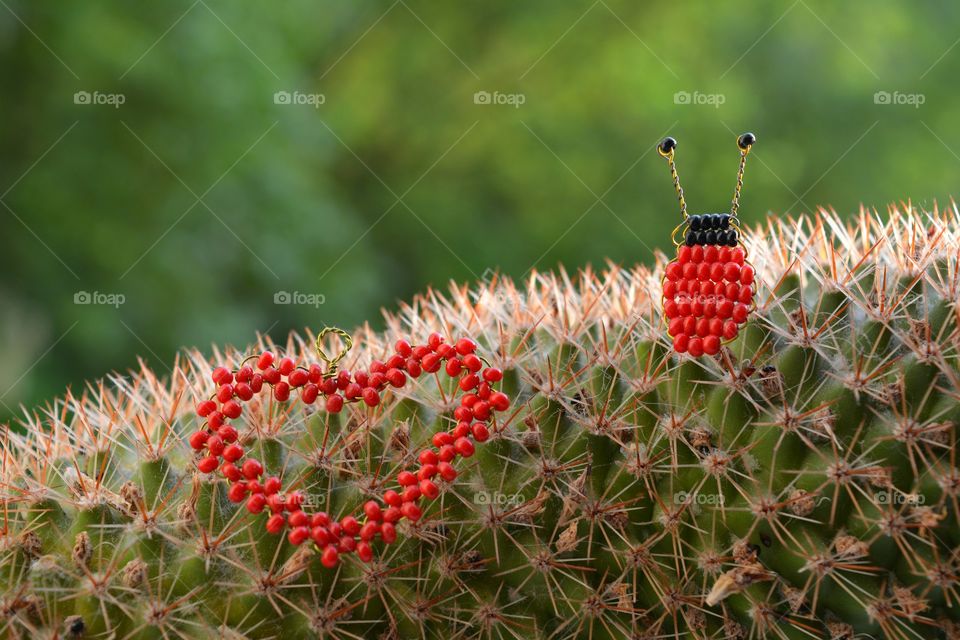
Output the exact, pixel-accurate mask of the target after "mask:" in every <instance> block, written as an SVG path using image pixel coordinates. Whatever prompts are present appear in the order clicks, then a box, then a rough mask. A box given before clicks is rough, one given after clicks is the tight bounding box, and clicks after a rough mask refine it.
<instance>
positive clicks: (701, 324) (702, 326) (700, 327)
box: [697, 318, 710, 338]
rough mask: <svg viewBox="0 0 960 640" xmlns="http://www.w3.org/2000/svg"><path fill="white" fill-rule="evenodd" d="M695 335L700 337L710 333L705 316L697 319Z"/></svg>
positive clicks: (708, 322) (708, 323)
mask: <svg viewBox="0 0 960 640" xmlns="http://www.w3.org/2000/svg"><path fill="white" fill-rule="evenodd" d="M697 335H698V336H700V337H701V338H703V337H705V336H708V335H710V321H709V320H707V319H706V318H700V319H699V320H697Z"/></svg>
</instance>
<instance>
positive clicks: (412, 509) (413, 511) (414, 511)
mask: <svg viewBox="0 0 960 640" xmlns="http://www.w3.org/2000/svg"><path fill="white" fill-rule="evenodd" d="M400 512H401V513H403V517H404V518H406V519H407V520H410V521H411V522H416V521H417V520H419V519H420V516H421V515H423V512H422V511H421V510H420V507H418V506H417V505H415V504H414V503H412V502H408V503H406V504H404V505H403V506H402V507H401V508H400Z"/></svg>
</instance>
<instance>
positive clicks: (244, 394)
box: [233, 377, 253, 402]
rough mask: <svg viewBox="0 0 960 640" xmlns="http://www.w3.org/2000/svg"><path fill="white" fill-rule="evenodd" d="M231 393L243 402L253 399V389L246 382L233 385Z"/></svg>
mask: <svg viewBox="0 0 960 640" xmlns="http://www.w3.org/2000/svg"><path fill="white" fill-rule="evenodd" d="M251 379H252V377H251ZM233 392H234V393H236V394H237V397H238V398H240V399H241V400H243V401H244V402H246V401H247V400H250V399H251V398H253V388H252V387H251V386H250V385H249V384H248V383H246V382H238V383H237V384H236V385H234V387H233Z"/></svg>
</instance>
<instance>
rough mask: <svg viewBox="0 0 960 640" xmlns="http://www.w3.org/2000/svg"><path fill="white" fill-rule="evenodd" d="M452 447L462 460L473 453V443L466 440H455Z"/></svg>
mask: <svg viewBox="0 0 960 640" xmlns="http://www.w3.org/2000/svg"><path fill="white" fill-rule="evenodd" d="M453 447H454V448H455V449H456V450H457V453H459V454H460V455H461V456H463V457H464V458H469V457H470V456H472V455H473V452H474V448H473V443H472V442H470V441H469V440H467V439H466V438H457V441H456V442H454V443H453Z"/></svg>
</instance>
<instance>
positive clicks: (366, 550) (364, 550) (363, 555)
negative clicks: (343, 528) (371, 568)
mask: <svg viewBox="0 0 960 640" xmlns="http://www.w3.org/2000/svg"><path fill="white" fill-rule="evenodd" d="M357 557H358V558H360V559H361V560H362V561H364V562H370V561H371V560H373V549H371V548H370V545H369V544H367V543H366V542H360V543H358V544H357Z"/></svg>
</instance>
